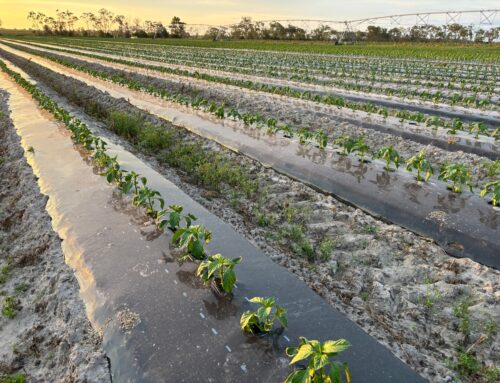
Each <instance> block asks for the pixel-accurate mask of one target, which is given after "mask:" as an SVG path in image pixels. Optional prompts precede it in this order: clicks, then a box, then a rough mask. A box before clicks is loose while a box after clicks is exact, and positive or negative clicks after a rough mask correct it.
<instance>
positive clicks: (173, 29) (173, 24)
mask: <svg viewBox="0 0 500 383" xmlns="http://www.w3.org/2000/svg"><path fill="white" fill-rule="evenodd" d="M169 29H170V36H171V37H175V38H181V37H187V35H188V34H187V33H186V23H185V22H183V21H181V19H180V17H177V16H174V17H173V18H172V21H170V25H169Z"/></svg>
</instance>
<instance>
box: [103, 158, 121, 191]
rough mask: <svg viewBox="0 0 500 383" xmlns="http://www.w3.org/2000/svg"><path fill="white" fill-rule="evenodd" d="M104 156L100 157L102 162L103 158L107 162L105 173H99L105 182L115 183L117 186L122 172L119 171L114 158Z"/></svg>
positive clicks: (118, 165) (119, 168)
mask: <svg viewBox="0 0 500 383" xmlns="http://www.w3.org/2000/svg"><path fill="white" fill-rule="evenodd" d="M104 156H106V157H104ZM104 156H103V157H101V159H102V160H104V158H107V161H106V162H105V166H106V168H107V169H106V171H105V172H103V173H101V175H103V176H105V177H106V181H108V182H109V183H113V182H117V183H118V184H121V183H122V179H123V172H124V171H123V170H122V169H121V167H120V164H119V163H118V161H117V160H116V156H114V157H109V156H108V155H107V154H104Z"/></svg>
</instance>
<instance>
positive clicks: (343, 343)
mask: <svg viewBox="0 0 500 383" xmlns="http://www.w3.org/2000/svg"><path fill="white" fill-rule="evenodd" d="M350 346H351V344H350V343H349V342H348V341H347V340H345V339H338V340H327V341H326V342H324V343H320V342H318V341H317V340H308V339H306V338H304V337H300V344H299V346H298V347H288V348H287V349H286V353H287V355H288V356H290V357H292V361H291V362H290V364H294V363H297V362H300V361H302V360H304V359H308V358H309V363H308V365H307V367H306V368H305V369H304V370H297V371H294V372H292V373H291V374H290V375H288V377H287V378H286V380H285V383H306V382H307V383H341V382H343V376H345V378H346V381H347V383H350V382H351V374H350V373H349V368H348V367H347V363H342V362H339V361H337V360H334V359H333V358H335V357H336V356H337V355H338V354H340V353H341V352H342V351H344V350H346V349H347V348H349V347H350Z"/></svg>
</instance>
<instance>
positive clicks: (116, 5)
mask: <svg viewBox="0 0 500 383" xmlns="http://www.w3.org/2000/svg"><path fill="white" fill-rule="evenodd" d="M499 3H500V1H499V0H478V1H471V0H441V1H435V0H415V1H411V0H350V1H345V0H343V1H340V0H306V1H304V0H140V1H137V0H107V1H103V0H0V20H2V27H3V28H24V27H29V26H30V23H29V22H28V21H27V20H26V15H27V14H28V12H29V11H31V10H33V11H40V12H43V13H45V14H46V15H53V14H55V11H56V9H60V10H66V9H69V10H70V11H72V12H74V13H76V14H77V15H80V14H81V13H83V12H96V11H98V10H99V9H100V8H102V7H104V8H107V9H109V10H111V11H112V12H114V13H115V14H121V15H124V16H126V17H130V18H131V19H133V18H136V17H138V18H140V19H141V20H143V21H144V20H153V21H157V20H158V21H162V22H163V23H164V24H168V22H169V21H170V19H171V18H172V16H174V15H175V16H179V17H180V18H181V19H182V20H183V21H185V22H187V23H192V24H214V25H221V24H230V23H235V22H238V21H239V20H240V19H241V16H251V17H252V18H253V19H254V20H265V19H290V18H292V19H297V18H304V19H322V20H324V19H326V20H349V19H356V18H365V17H375V16H385V15H391V14H399V13H413V12H431V11H447V10H476V9H495V8H500V7H499V5H500V4H499ZM499 18H500V13H499V14H498V16H497V20H498V19H499Z"/></svg>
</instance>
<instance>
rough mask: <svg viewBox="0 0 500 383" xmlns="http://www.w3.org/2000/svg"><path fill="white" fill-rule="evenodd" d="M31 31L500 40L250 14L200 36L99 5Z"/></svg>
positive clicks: (499, 32)
mask: <svg viewBox="0 0 500 383" xmlns="http://www.w3.org/2000/svg"><path fill="white" fill-rule="evenodd" d="M27 18H28V20H30V21H31V24H32V28H33V30H34V31H35V32H36V33H38V34H44V35H61V36H99V37H142V38H147V37H149V38H166V37H172V38H186V37H203V38H208V39H213V40H215V39H228V38H230V39H235V40H238V39H265V40H322V41H334V42H337V41H341V40H356V41H418V42H422V41H475V42H488V43H491V42H493V41H496V40H498V38H499V37H500V27H492V28H489V29H482V28H481V29H474V28H472V27H471V26H465V25H461V24H457V23H455V24H449V25H443V26H437V25H431V24H428V25H414V26H412V27H408V28H391V29H387V28H383V27H380V26H375V25H369V26H368V27H367V28H366V30H364V31H356V32H344V31H339V30H336V29H334V28H332V27H331V26H329V25H320V26H318V27H317V28H315V29H313V30H311V31H306V30H305V29H304V28H301V27H299V26H296V25H292V24H288V25H283V24H282V23H280V22H277V21H274V22H270V23H263V22H254V21H252V19H251V18H250V17H243V18H242V19H241V21H240V22H239V23H238V24H234V25H231V26H230V27H225V28H217V27H212V28H209V29H208V30H207V31H205V32H204V34H202V35H199V34H193V33H191V34H190V33H188V31H187V24H186V23H185V22H183V21H181V19H180V18H179V17H177V16H174V17H173V18H172V20H171V21H170V24H167V25H164V24H163V23H162V22H161V21H151V20H146V21H144V22H142V21H141V20H140V19H138V18H134V19H129V18H126V17H125V16H123V15H115V14H114V13H113V12H111V11H109V10H107V9H105V8H102V9H100V10H99V11H98V12H96V13H92V12H85V13H82V14H81V15H80V16H77V15H76V14H74V13H73V12H71V11H68V10H57V11H56V14H55V16H47V15H45V14H44V13H42V12H35V11H31V12H29V13H28V16H27Z"/></svg>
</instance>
